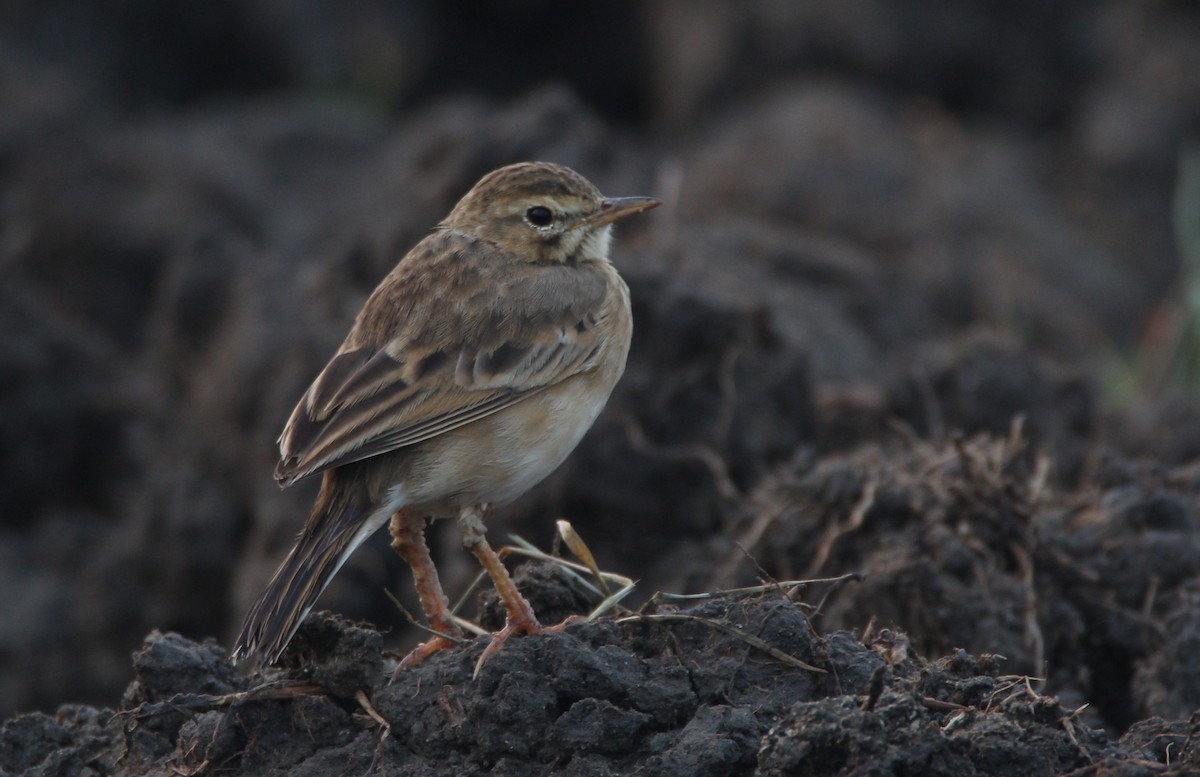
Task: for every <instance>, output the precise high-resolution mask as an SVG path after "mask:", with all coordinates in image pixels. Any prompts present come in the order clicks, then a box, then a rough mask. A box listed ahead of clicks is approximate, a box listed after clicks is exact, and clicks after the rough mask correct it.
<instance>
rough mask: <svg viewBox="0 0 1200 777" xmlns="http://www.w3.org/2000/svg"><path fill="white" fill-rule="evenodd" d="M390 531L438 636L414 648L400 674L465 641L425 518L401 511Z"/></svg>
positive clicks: (427, 616)
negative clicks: (431, 548) (445, 589)
mask: <svg viewBox="0 0 1200 777" xmlns="http://www.w3.org/2000/svg"><path fill="white" fill-rule="evenodd" d="M388 530H389V531H390V532H391V535H392V548H393V549H394V550H395V551H396V552H397V553H398V554H400V558H402V559H404V562H405V563H406V564H408V565H409V567H411V568H412V576H413V584H414V585H415V586H416V588H417V598H418V599H420V601H421V609H422V610H424V611H425V620H426V621H427V622H428V623H429V628H431V629H433V630H434V631H436V632H438V633H437V635H436V636H434V637H433V638H432V639H429V640H427V641H425V642H423V643H421V644H420V645H417V646H416V647H415V648H413V649H412V651H411V652H409V654H408V655H406V656H405V657H404V658H403V659H402V660H401V661H400V666H399V667H397V670H399V669H403V668H404V667H406V666H412V665H413V664H419V663H420V662H422V661H424V660H425V659H426V658H428V657H429V656H431V655H433V654H434V653H436V652H438V651H439V650H445V649H446V648H448V647H450V646H451V645H453V644H454V642H455V640H458V639H461V638H462V635H463V633H462V630H461V629H459V628H458V625H457V624H456V623H455V622H454V617H453V616H452V615H451V614H450V600H448V599H447V598H446V594H445V592H443V591H442V584H441V582H439V581H438V574H437V568H436V567H434V565H433V558H432V557H430V555H429V546H428V545H426V544H425V516H423V515H419V514H417V513H412V512H409V511H407V510H400V511H399V512H397V513H396V514H395V515H393V516H392V520H391V523H390V524H389V525H388Z"/></svg>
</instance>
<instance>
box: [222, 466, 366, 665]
mask: <svg viewBox="0 0 1200 777" xmlns="http://www.w3.org/2000/svg"><path fill="white" fill-rule="evenodd" d="M338 474H339V473H335V472H334V471H327V472H326V473H325V479H324V480H323V481H322V483H321V492H320V494H319V495H318V497H317V501H316V503H315V504H314V505H313V510H312V513H311V514H310V515H309V517H308V521H307V522H306V523H305V524H304V529H303V530H302V531H301V532H300V536H299V538H298V539H297V540H296V546H295V547H294V548H292V551H291V552H290V553H288V556H287V558H285V559H284V560H283V563H282V564H280V565H279V569H277V570H276V571H275V575H274V577H272V578H271V582H269V583H267V587H266V590H264V591H263V592H262V594H261V595H260V596H259V597H258V600H257V601H256V602H255V603H254V606H253V607H251V608H250V612H249V613H247V614H246V619H245V621H243V622H242V629H241V632H240V633H239V634H238V638H237V644H236V645H235V647H234V649H233V660H234V661H238V662H240V661H244V660H246V659H248V658H252V659H255V660H257V661H259V662H262V663H266V664H273V663H275V661H276V660H278V658H279V656H280V655H281V654H282V653H283V650H284V648H286V647H287V645H288V642H290V641H291V639H292V635H294V634H295V633H296V629H298V628H299V627H300V622H301V621H303V620H304V617H305V616H306V615H308V612H309V610H311V609H312V608H313V605H314V604H315V603H316V601H317V597H318V596H320V595H321V592H322V591H324V590H325V587H326V586H327V585H329V581H330V580H332V579H333V576H334V575H335V574H337V571H338V570H339V569H341V567H342V564H343V563H345V561H346V559H347V558H348V557H349V556H350V554H351V553H352V552H353V551H354V549H355V548H357V547H358V546H359V545H361V544H362V543H363V542H364V541H365V540H366V539H367V538H368V537H370V536H371V535H372V534H374V533H375V531H376V530H378V529H379V527H380V526H382V525H383V524H384V522H385V521H386V520H387V519H388V514H387V511H386V510H384V509H381V508H380V506H379V505H376V504H371V503H370V501H369V500H367V499H365V498H363V497H361V496H360V495H359V494H357V493H354V492H355V489H347V488H345V487H340V488H339V487H338V486H339V479H338ZM341 485H343V486H344V485H345V483H344V481H341Z"/></svg>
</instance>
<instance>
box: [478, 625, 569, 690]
mask: <svg viewBox="0 0 1200 777" xmlns="http://www.w3.org/2000/svg"><path fill="white" fill-rule="evenodd" d="M585 620H587V618H585V617H584V616H582V615H572V616H570V617H568V618H567V619H566V620H564V621H563V622H562V623H557V624H555V625H553V626H543V625H541V624H540V623H538V622H537V619H531V620H524V619H522V620H520V621H518V622H513V621H512V620H511V619H510V620H509V621H508V623H505V624H504V628H502V629H500V630H499V631H497V632H496V633H494V634H492V640H491V642H489V643H488V645H487V647H485V648H484V649H483V652H482V653H481V654H480V655H479V660H478V661H476V662H475V672H474V674H472V677H479V671H480V670H481V669H482V668H483V665H484V663H486V662H487V660H488V659H489V658H491V657H492V656H493V655H495V654H496V653H497V652H498V651H499V650H500V648H502V647H504V643H505V642H508V638H509V637H511V636H512V635H514V634H558V633H559V632H562V631H566V629H567V626H570V625H571V624H572V623H580V622H582V621H585Z"/></svg>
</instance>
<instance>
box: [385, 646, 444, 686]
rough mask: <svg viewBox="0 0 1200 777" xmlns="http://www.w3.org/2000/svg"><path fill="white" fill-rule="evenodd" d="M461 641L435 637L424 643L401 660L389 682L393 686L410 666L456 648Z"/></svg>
mask: <svg viewBox="0 0 1200 777" xmlns="http://www.w3.org/2000/svg"><path fill="white" fill-rule="evenodd" d="M459 642H460V640H454V639H450V638H448V637H442V636H434V637H433V638H432V639H429V640H426V641H425V642H422V643H421V644H420V645H417V646H416V647H415V648H413V649H412V650H410V651H408V653H407V654H406V655H405V656H404V658H402V659H400V663H399V664H397V665H396V669H395V670H394V671H393V672H392V678H391V679H390V680H388V684H389V685H391V684H392V683H394V682H395V681H396V678H397V677H399V676H400V673H401V672H403V671H404V670H405V669H407V668H408V667H410V666H416V665H417V664H419V663H421V662H422V661H424V660H425V659H427V658H429V657H430V656H432V655H433V654H434V653H440V652H442V651H443V650H445V649H446V648H451V647H454V646H455V645H457V644H459Z"/></svg>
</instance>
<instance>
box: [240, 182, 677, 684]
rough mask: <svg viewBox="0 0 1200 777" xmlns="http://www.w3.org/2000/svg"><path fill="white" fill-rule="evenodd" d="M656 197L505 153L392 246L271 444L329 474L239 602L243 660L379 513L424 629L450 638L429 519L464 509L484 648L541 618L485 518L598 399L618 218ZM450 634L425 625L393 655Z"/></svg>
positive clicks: (533, 480)
mask: <svg viewBox="0 0 1200 777" xmlns="http://www.w3.org/2000/svg"><path fill="white" fill-rule="evenodd" d="M659 204H661V201H660V200H657V199H655V198H653V197H622V198H615V199H612V198H605V197H604V196H603V195H601V194H600V192H599V191H598V190H597V189H596V187H595V186H593V185H592V184H591V183H590V182H589V181H588V180H587V179H586V178H584V177H583V176H581V175H579V174H578V173H576V172H575V171H573V170H571V169H569V168H566V167H562V166H560V165H555V164H549V163H546V162H528V163H522V164H516V165H510V166H508V167H503V168H500V169H499V170H496V171H494V172H492V173H489V174H488V175H486V176H484V178H483V179H482V180H480V181H479V183H477V184H475V186H474V188H472V189H471V190H470V191H469V192H467V194H466V196H464V197H463V198H462V199H461V200H460V201H459V202H458V204H457V205H455V206H454V209H453V210H452V211H451V212H450V215H449V216H447V217H446V220H445V221H443V222H442V223H441V224H439V225H438V227H437V228H436V229H435V230H434V232H433V233H432V234H431V235H429V236H428V237H426V238H425V239H424V240H422V241H421V242H420V243H418V244H417V246H416V247H415V248H413V249H412V250H411V251H409V252H408V254H407V255H405V257H404V258H403V259H401V260H400V263H399V264H397V265H396V267H395V268H394V269H393V270H392V271H391V272H390V273H389V274H388V276H387V277H386V278H384V279H383V282H382V283H380V284H379V286H378V288H376V289H375V291H374V292H373V293H372V294H371V296H370V298H369V299H368V300H367V302H366V304H365V305H364V306H363V309H362V310H361V311H360V312H359V314H358V317H357V319H356V320H355V322H354V326H353V328H352V329H351V330H350V334H349V335H347V336H346V340H345V342H343V343H342V345H341V347H340V348H339V349H338V351H337V353H336V354H335V355H334V357H333V358H332V359H331V360H330V361H329V363H328V364H327V365H326V366H325V369H324V370H322V371H321V374H320V375H318V376H317V378H316V380H314V381H313V383H312V385H311V386H310V387H309V388H308V391H306V392H305V394H304V396H303V397H301V399H300V402H299V404H298V405H296V409H295V410H294V411H293V412H292V415H291V418H289V419H288V421H287V424H286V425H285V426H284V429H283V434H282V435H281V436H280V438H279V449H280V455H281V458H280V461H279V465H278V466H277V467H276V469H275V478H276V480H278V481H279V483H280V485H281V486H285V487H286V486H289V485H291V484H292V483H295V482H296V481H297V480H300V479H301V478H305V477H308V476H309V475H314V474H316V473H323V480H322V482H321V489H320V492H319V494H318V496H317V500H316V503H315V504H314V505H313V508H312V512H311V513H310V514H309V516H308V520H307V521H306V522H305V524H304V528H303V529H302V530H301V532H300V535H299V538H298V539H297V541H296V545H295V547H293V548H292V550H291V552H290V553H289V554H288V556H287V558H286V559H284V561H283V563H282V564H281V565H280V567H279V569H278V570H277V571H276V572H275V575H274V577H272V578H271V581H270V582H269V583H268V584H267V587H266V590H265V591H263V593H262V595H261V596H259V598H258V600H257V601H256V602H255V603H254V606H253V607H251V608H250V612H249V614H247V615H246V620H245V622H244V623H243V624H242V629H241V633H240V634H239V635H238V638H237V645H236V647H235V648H234V652H233V655H234V658H235V660H239V661H240V660H243V659H246V658H251V657H253V658H256V659H258V660H261V661H265V662H267V663H273V662H274V661H275V660H276V659H278V658H279V656H280V654H281V653H282V652H283V650H284V648H285V647H286V646H287V644H288V642H289V641H290V640H291V638H292V635H293V634H295V632H296V629H297V628H298V627H299V625H300V622H301V621H302V620H303V619H304V617H305V615H307V614H308V612H309V610H311V609H312V606H313V604H314V603H315V602H316V600H317V597H318V596H319V595H320V594H321V592H322V591H323V590H324V589H325V587H326V586H327V585H328V584H329V581H330V580H331V579H332V578H333V576H334V575H335V574H336V573H337V571H338V569H339V568H340V567H341V566H342V564H343V563H345V561H346V558H347V557H348V556H349V555H350V554H351V553H352V552H353V551H354V549H355V548H356V547H358V546H359V545H360V544H362V542H363V541H364V540H366V539H367V538H368V537H370V536H371V535H372V534H373V533H375V531H376V530H378V529H379V528H380V527H381V526H383V525H384V524H385V523H389V521H390V530H391V535H392V547H393V548H395V549H396V551H397V552H398V553H399V554H400V556H401V558H403V559H404V560H405V561H406V562H407V563H408V565H409V566H410V567H412V573H413V580H414V582H415V584H416V589H417V595H418V597H419V599H420V602H421V607H422V609H423V610H424V611H425V617H426V619H427V620H428V622H429V626H430V628H431V629H432V630H433V631H434V632H437V633H439V634H445V635H447V636H448V637H452V638H457V637H460V636H461V634H462V632H461V631H460V630H459V628H458V626H457V625H456V624H455V622H454V619H453V617H452V616H451V613H450V609H449V604H448V600H447V599H446V595H445V593H443V591H442V587H441V584H440V583H439V582H438V576H437V570H436V569H435V568H434V566H433V560H432V559H431V558H430V555H429V549H428V547H427V546H426V544H425V538H424V531H425V520H426V518H427V517H429V518H441V517H455V518H457V521H458V529H459V532H460V534H461V537H462V542H463V546H464V547H465V548H466V549H467V550H469V551H470V552H471V553H472V554H474V555H475V557H476V558H478V559H479V561H480V563H481V564H482V565H483V567H484V569H485V570H487V573H488V575H489V576H490V577H491V579H492V581H493V583H494V584H495V586H496V590H497V592H498V593H499V596H500V600H501V601H502V602H503V604H504V608H505V611H506V613H507V616H508V617H507V622H506V624H505V626H504V628H503V629H502V630H501V631H499V632H497V633H496V634H495V635H493V638H492V641H491V643H490V644H489V645H488V647H487V648H486V649H485V652H484V656H483V658H486V656H488V655H491V654H492V653H493V652H494V651H495V650H497V649H499V647H500V646H501V645H502V644H503V643H504V641H505V640H506V639H508V637H509V636H511V635H512V634H514V633H518V632H524V633H536V632H538V631H541V630H542V627H541V626H540V625H539V624H538V622H537V619H536V618H535V617H534V613H533V610H532V608H531V607H530V606H529V603H528V602H527V601H526V600H525V598H524V597H523V596H522V595H521V594H520V592H518V591H517V588H516V586H515V585H513V582H512V580H511V579H510V577H509V575H508V571H507V570H506V569H505V568H504V565H503V564H502V563H501V562H500V559H499V558H498V557H497V555H496V553H495V552H494V551H493V550H492V548H491V547H490V546H489V545H488V543H487V540H486V538H485V536H484V534H485V529H484V525H483V519H484V517H485V516H486V514H487V512H488V509H489V507H491V506H493V505H500V504H504V503H507V502H510V501H512V500H513V499H515V498H516V497H518V496H519V495H521V494H522V493H524V492H525V491H526V490H528V489H529V488H531V487H532V486H534V485H535V484H537V483H538V482H539V481H541V480H542V479H543V478H545V477H546V476H547V475H549V474H550V473H551V472H552V471H553V470H554V469H555V468H556V467H558V465H559V464H561V463H562V461H563V459H565V458H566V457H567V454H569V453H570V452H571V450H572V449H574V448H575V446H576V444H577V443H578V442H579V440H580V438H581V437H583V434H584V433H585V432H586V431H587V430H588V428H589V427H590V426H591V425H592V422H593V421H595V420H596V416H597V415H599V413H600V410H601V409H602V408H603V407H604V404H605V402H607V401H608V396H609V394H610V393H611V392H612V389H613V386H614V385H615V384H616V382H617V380H618V378H620V377H621V373H622V372H624V370H625V357H626V356H627V354H628V353H629V340H630V335H631V334H632V331H633V321H632V316H631V313H630V305H629V289H628V288H627V287H626V285H625V283H624V281H622V280H621V277H620V276H619V275H618V274H617V271H616V269H615V268H614V267H613V265H612V264H611V263H610V262H609V258H608V252H609V242H610V238H611V230H612V224H613V222H615V221H617V220H618V219H622V218H625V217H627V216H632V215H634V214H635V213H641V212H642V211H645V210H648V209H650V208H653V207H655V206H657V205H659ZM450 644H451V642H450V641H449V640H448V639H446V638H443V637H440V636H436V637H434V638H433V639H431V640H429V641H427V642H425V643H424V644H423V645H421V646H419V647H418V648H416V649H415V650H414V651H413V652H412V653H410V654H409V655H408V656H407V657H406V658H405V661H404V662H402V665H404V664H408V663H414V662H416V661H419V660H421V659H423V658H425V657H426V656H428V655H430V654H431V653H433V652H435V651H437V650H440V649H442V648H445V647H447V646H449V645H450ZM483 658H481V659H480V660H481V661H482V660H483Z"/></svg>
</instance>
